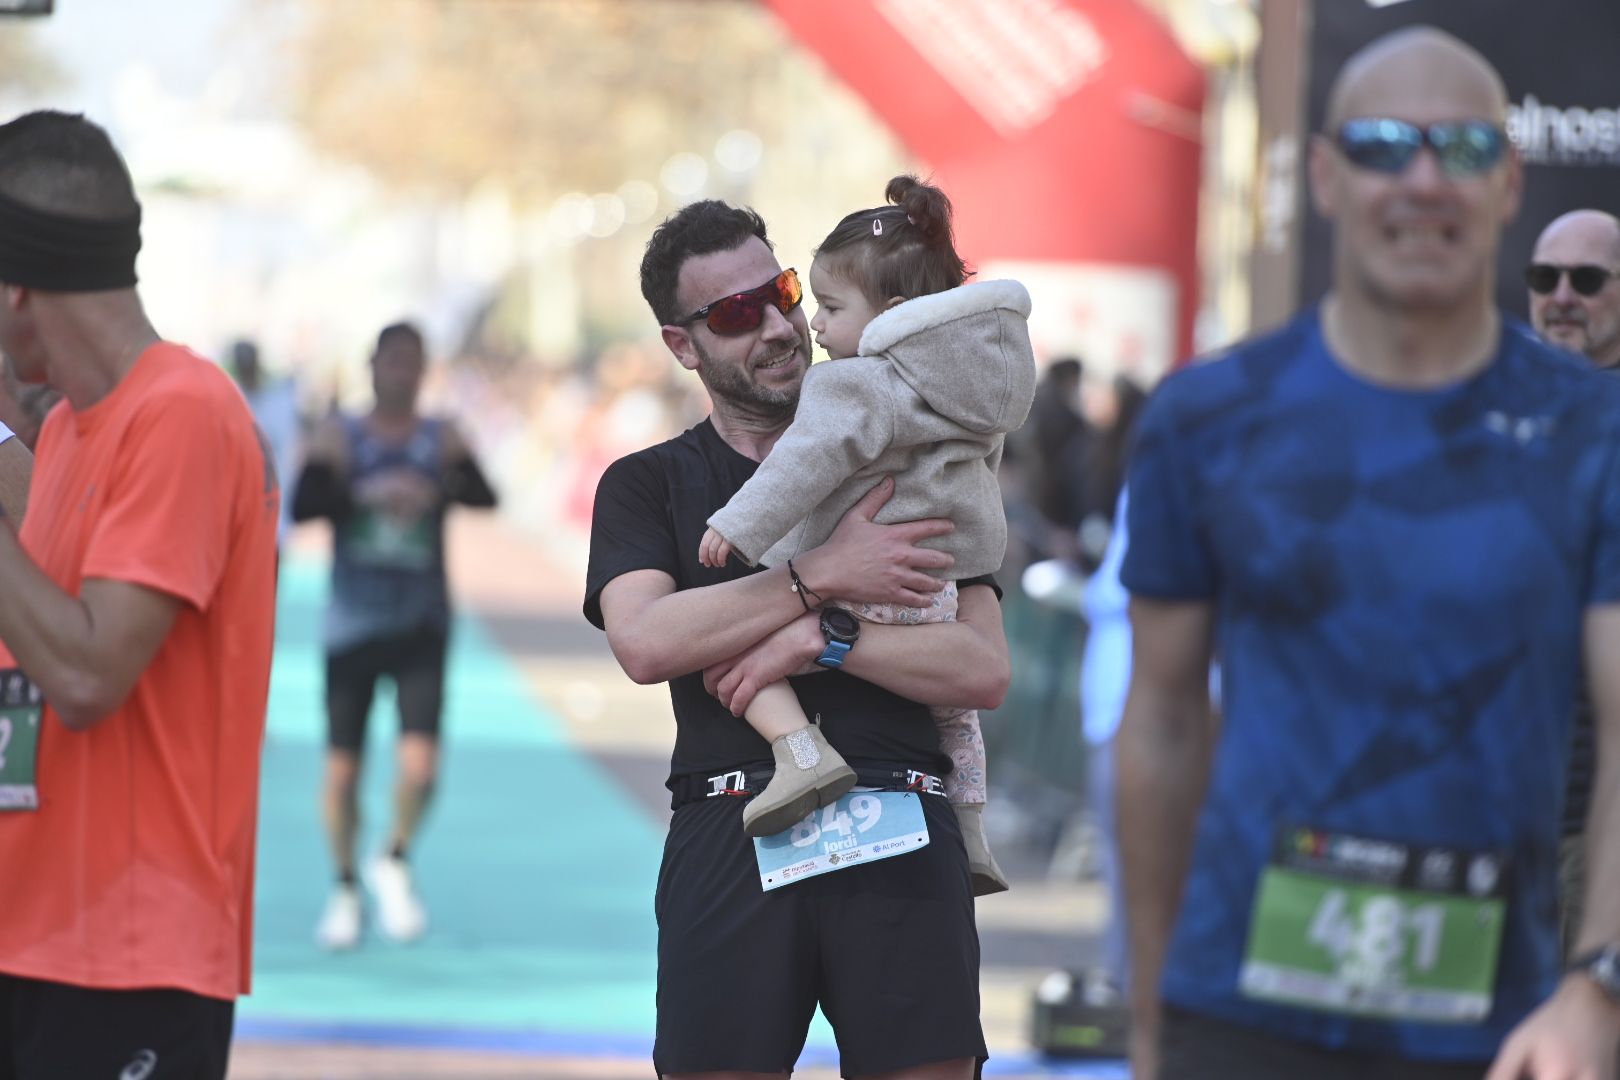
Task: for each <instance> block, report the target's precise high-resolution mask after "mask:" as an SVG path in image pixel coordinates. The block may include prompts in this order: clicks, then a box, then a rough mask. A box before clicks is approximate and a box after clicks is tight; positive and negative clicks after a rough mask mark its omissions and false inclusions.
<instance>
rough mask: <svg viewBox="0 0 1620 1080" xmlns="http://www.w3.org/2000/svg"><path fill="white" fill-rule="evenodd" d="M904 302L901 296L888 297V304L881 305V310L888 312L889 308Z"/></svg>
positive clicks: (904, 299)
mask: <svg viewBox="0 0 1620 1080" xmlns="http://www.w3.org/2000/svg"><path fill="white" fill-rule="evenodd" d="M905 302H906V298H905V297H903V296H891V297H889V302H888V303H886V304H884V305H883V310H884V311H888V310H889V309H890V308H892V307H894V305H896V304H903V303H905Z"/></svg>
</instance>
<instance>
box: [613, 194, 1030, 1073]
mask: <svg viewBox="0 0 1620 1080" xmlns="http://www.w3.org/2000/svg"><path fill="white" fill-rule="evenodd" d="M641 281H642V292H643V295H645V296H646V298H647V301H648V303H649V304H650V305H651V307H652V309H653V313H654V314H655V315H656V317H657V318H658V321H659V323H660V325H661V326H662V328H663V329H662V334H663V339H664V342H665V344H666V345H667V346H668V347H669V349H670V351H671V353H673V354H674V356H675V358H676V359H677V360H678V361H679V362H680V363H681V365H682V366H683V367H685V368H687V369H689V370H691V371H694V372H696V373H697V375H698V377H699V378H700V379H702V381H703V384H704V386H705V387H706V388H707V390H708V391H709V396H710V398H711V399H712V401H713V411H712V413H711V414H710V416H709V418H708V419H707V420H705V421H704V422H703V423H701V424H699V425H697V426H696V427H694V428H692V429H691V430H689V431H687V432H685V433H684V434H682V435H680V436H678V437H676V438H674V439H671V440H669V441H668V442H665V443H661V444H659V445H657V446H654V447H650V448H648V449H646V450H642V451H640V452H638V453H635V454H631V455H629V456H628V457H625V458H622V459H620V460H619V461H617V462H615V463H614V464H613V465H612V466H611V467H610V468H609V469H608V471H607V473H606V474H605V475H604V476H603V478H602V482H601V485H600V486H599V488H598V489H597V495H596V509H595V514H594V517H593V521H592V531H591V555H590V566H589V570H588V572H587V579H586V596H585V615H586V618H588V619H589V620H590V621H591V622H592V623H593V624H595V625H596V626H598V627H600V628H603V629H605V630H606V631H607V634H608V641H609V644H610V645H611V647H612V649H613V652H614V655H615V656H616V657H617V658H618V660H619V663H620V664H621V665H622V666H623V668H624V670H625V672H626V673H627V674H628V675H629V676H630V677H631V678H632V679H634V680H635V681H637V682H639V683H651V682H668V683H669V685H670V695H671V698H672V699H673V703H674V711H675V720H676V733H675V747H674V752H673V754H672V756H671V763H670V778H669V782H668V786H669V788H670V791H671V793H672V795H673V804H674V806H675V814H674V817H673V819H672V821H671V823H670V833H669V838H668V840H667V841H666V844H665V850H664V860H663V866H662V868H661V870H660V873H659V881H658V894H657V898H656V904H655V906H656V912H657V917H658V923H659V940H658V959H659V970H658V1034H657V1043H656V1045H655V1046H654V1050H653V1060H654V1064H655V1066H656V1068H657V1070H658V1072H659V1074H660V1075H661V1076H665V1077H670V1076H682V1077H686V1076H694V1077H696V1076H705V1075H707V1074H714V1073H726V1074H729V1075H732V1076H737V1075H749V1074H759V1075H780V1074H782V1073H784V1072H787V1071H790V1070H791V1069H792V1068H793V1065H794V1062H795V1061H796V1060H797V1058H798V1055H799V1052H800V1050H801V1049H802V1048H803V1045H804V1039H805V1035H806V1032H807V1030H808V1027H809V1023H810V1019H811V1016H812V1014H813V1012H814V1010H815V1006H816V1004H817V1003H818V1002H819V1003H820V1004H821V1006H822V1010H823V1012H824V1013H825V1014H826V1015H827V1018H828V1019H829V1021H830V1022H831V1023H832V1025H833V1028H834V1030H835V1032H836V1033H837V1035H838V1041H839V1048H840V1052H841V1055H842V1058H843V1073H844V1075H846V1076H862V1075H880V1074H881V1075H886V1076H893V1077H895V1078H896V1080H965V1078H967V1077H970V1076H975V1075H976V1074H977V1071H978V1066H979V1065H980V1064H981V1063H982V1062H983V1060H984V1058H985V1056H986V1054H985V1049H984V1038H983V1034H982V1031H981V1029H980V1027H979V1019H978V1006H979V998H978V969H979V946H978V936H977V932H976V930H975V927H974V921H973V899H972V892H971V885H970V881H969V876H968V868H967V859H966V856H965V854H964V852H963V849H962V844H961V836H960V833H959V832H958V830H957V826H956V821H955V818H954V816H953V815H952V813H951V808H950V806H949V804H948V803H947V802H946V800H945V799H944V798H941V797H935V796H933V795H931V794H929V793H928V789H929V787H930V786H931V785H930V778H929V777H928V776H926V775H924V774H932V775H933V776H938V775H939V774H940V773H942V772H944V771H946V770H948V769H949V768H950V762H949V760H948V758H946V757H945V755H943V754H942V753H941V752H940V748H939V742H938V738H937V736H936V734H935V728H934V725H933V723H932V721H931V719H930V717H929V713H928V706H929V705H956V706H972V707H978V708H993V707H995V706H996V705H997V704H999V702H1000V701H1001V698H1002V696H1003V695H1004V694H1005V692H1006V687H1007V681H1008V677H1009V676H1008V672H1009V662H1008V657H1007V644H1006V638H1005V636H1004V635H1003V633H1002V627H1001V614H1000V608H999V602H998V598H997V593H996V590H995V586H994V582H993V581H991V580H990V579H988V578H981V579H972V580H968V581H963V582H960V583H959V587H960V590H961V599H960V609H959V611H958V619H957V621H956V622H954V623H939V624H931V625H926V626H882V625H876V624H863V625H862V626H861V628H860V633H859V637H858V640H857V641H856V642H855V643H854V644H853V645H852V646H850V647H849V648H848V650H847V652H844V654H843V663H842V667H841V668H839V669H838V670H823V668H821V667H818V666H817V664H816V661H817V659H818V658H824V659H825V658H829V657H831V656H836V655H837V653H838V652H842V651H843V650H842V643H840V648H839V649H838V650H833V649H831V648H830V647H829V638H828V636H827V635H826V634H825V633H824V632H823V630H822V627H821V620H820V618H819V614H818V612H816V611H815V610H814V609H813V606H812V604H811V601H812V600H816V601H819V600H820V599H821V598H831V597H838V598H840V599H844V600H850V601H856V602H870V603H895V604H907V605H913V606H917V605H920V604H923V603H926V602H927V600H928V597H929V595H930V594H931V593H933V592H935V591H937V590H938V589H939V588H940V587H941V586H940V582H939V581H938V580H937V579H935V578H934V577H931V576H930V575H929V574H927V573H925V572H924V571H925V570H930V569H934V570H937V569H943V568H944V567H946V566H948V565H949V562H950V558H949V556H947V555H945V554H944V553H942V552H939V551H936V550H933V549H931V548H929V547H926V546H921V542H922V541H926V540H927V539H928V538H930V537H933V536H938V535H941V534H942V533H944V532H946V531H948V530H949V528H950V524H949V523H948V522H943V521H922V522H911V523H907V524H901V525H889V526H884V525H877V524H874V523H873V521H872V518H873V515H874V514H875V513H876V512H877V510H878V509H879V508H880V507H881V506H882V505H883V503H884V502H885V501H886V500H887V498H888V495H889V492H890V491H891V490H892V486H893V485H892V482H890V481H885V483H884V484H882V485H880V486H879V487H878V488H877V489H874V490H873V491H872V492H871V493H870V494H869V495H868V496H867V497H866V498H865V499H863V500H862V501H861V502H860V503H859V504H857V506H856V507H855V508H854V509H852V510H851V511H850V512H849V514H848V515H846V517H845V519H844V521H843V523H842V524H841V525H840V526H839V527H838V529H837V530H836V531H835V532H834V533H833V535H832V536H831V537H830V538H829V539H828V540H827V542H826V543H825V544H823V545H821V546H820V547H819V548H816V549H813V550H811V551H807V552H805V553H804V554H802V555H800V556H796V557H795V558H794V560H793V561H792V563H791V564H790V565H789V566H784V567H779V568H776V569H769V570H757V571H756V570H753V569H750V568H748V567H745V566H741V565H738V564H737V563H735V562H734V563H729V564H727V565H726V566H725V567H722V568H718V569H710V568H706V567H703V566H701V565H700V564H699V562H698V555H697V549H698V541H699V540H700V538H701V537H702V535H703V532H704V529H705V527H706V522H707V520H708V518H709V516H710V515H711V514H713V513H714V511H716V510H718V509H719V508H720V507H722V506H724V505H725V503H726V501H727V500H728V499H729V498H730V497H731V496H732V495H733V494H734V493H735V492H736V491H737V490H738V489H739V488H740V487H742V485H743V483H744V482H745V481H746V480H747V479H748V478H749V477H750V476H751V475H752V474H753V471H754V469H755V468H756V467H757V465H758V463H759V462H760V461H761V460H762V459H763V458H764V457H765V455H766V454H767V453H769V452H770V450H771V448H772V447H773V446H774V445H775V443H776V440H777V438H778V437H779V436H780V435H781V434H782V432H783V431H784V430H785V429H786V428H787V426H788V424H789V423H790V422H791V421H792V419H793V411H794V408H795V406H796V405H797V402H798V392H799V385H800V382H801V380H802V379H803V377H804V374H805V371H806V370H807V369H808V367H809V363H810V342H809V330H808V326H807V324H806V321H805V316H804V313H803V311H802V310H801V309H800V307H799V296H800V292H799V286H798V283H797V280H796V277H794V276H793V273H792V271H784V270H783V269H782V267H781V265H780V264H779V263H778V262H777V259H776V257H775V255H774V254H773V253H772V250H771V247H770V244H769V242H768V240H767V239H766V234H765V224H764V222H763V221H761V220H760V219H759V217H758V215H756V214H754V213H753V212H752V211H749V210H740V209H736V208H733V207H730V206H727V205H726V204H724V203H720V202H715V201H705V202H698V203H693V204H691V205H689V206H687V207H685V208H684V209H682V210H681V211H679V212H678V213H676V214H675V215H674V216H672V217H671V218H670V219H669V220H667V221H665V222H664V223H663V225H661V226H660V227H659V228H658V230H657V231H656V232H655V233H654V234H653V238H652V240H651V242H650V243H649V244H648V246H647V252H646V255H645V257H644V258H643V260H642V265H641ZM789 676H805V677H803V678H795V679H794V681H793V684H792V685H793V686H794V689H795V690H796V691H797V693H798V694H799V698H800V702H801V703H802V704H803V706H804V709H805V712H806V714H807V715H812V716H816V715H819V717H820V720H821V724H822V730H823V732H824V733H825V735H826V737H827V740H828V741H829V742H830V743H831V744H832V745H833V746H835V747H836V748H837V749H838V750H839V751H840V752H841V753H842V754H843V755H844V757H845V758H846V759H847V760H849V762H850V763H851V764H852V765H854V766H855V767H856V769H857V772H859V773H860V774H861V781H860V782H861V784H862V785H863V786H868V787H872V788H878V789H887V788H894V787H900V786H904V785H905V784H907V783H909V784H910V785H911V787H912V788H913V790H914V791H915V792H918V793H916V794H913V795H911V796H909V799H908V797H907V796H904V795H898V796H894V797H895V798H896V799H899V800H902V801H907V805H908V806H909V807H910V810H909V812H910V813H914V814H916V815H918V817H919V819H920V824H924V825H926V829H918V830H917V832H918V833H922V832H926V835H927V843H926V845H925V846H920V847H916V848H913V849H912V850H908V851H906V852H905V853H904V854H902V855H899V856H896V857H892V858H883V859H880V860H879V861H862V859H861V856H860V855H859V854H857V855H856V857H853V858H845V859H844V860H843V861H842V862H840V861H839V853H834V854H832V855H829V856H828V857H827V858H828V863H829V864H830V865H831V866H834V867H838V868H836V869H831V870H829V871H827V872H823V873H821V874H820V875H819V876H811V877H806V878H804V879H803V880H794V881H793V883H792V884H789V885H786V886H785V887H782V888H771V889H768V890H767V889H766V888H765V887H764V884H763V879H764V878H765V877H766V876H767V869H766V867H765V863H764V862H763V861H762V860H764V859H765V858H766V856H764V855H758V856H757V857H756V850H755V842H754V841H753V840H751V839H749V838H748V837H747V836H746V835H745V834H744V833H743V830H742V824H741V818H742V806H743V804H744V802H745V801H746V798H745V797H739V796H745V795H746V793H747V792H749V791H757V790H758V789H759V787H760V786H762V780H761V778H760V772H761V771H763V772H764V773H765V774H766V778H768V771H769V769H770V762H771V753H770V749H769V747H768V746H767V744H766V743H765V741H764V739H762V738H761V737H760V736H759V735H757V734H755V733H754V731H753V729H752V728H750V727H749V726H748V724H747V722H746V721H744V720H743V719H741V715H742V712H743V710H744V709H745V708H746V707H747V704H748V701H749V700H750V699H751V698H752V696H753V694H754V693H755V692H756V691H757V690H758V689H759V688H760V687H762V686H765V685H767V684H769V683H771V682H774V681H776V680H778V679H781V678H784V677H789ZM883 794H884V792H883V791H879V792H876V793H875V794H873V795H867V796H864V797H865V798H868V799H870V802H869V803H867V804H865V805H866V807H873V806H876V805H878V803H879V799H878V797H877V796H880V795H883ZM711 796H712V797H711ZM857 797H863V796H857ZM881 805H883V806H897V805H898V804H897V803H893V802H883V803H882V804H881ZM828 809H829V811H832V810H833V808H828ZM893 812H894V813H896V814H898V813H901V812H902V811H901V810H899V809H896V810H894V811H893ZM870 820H874V819H873V818H870V817H869V818H865V819H863V822H862V823H863V824H864V823H865V822H866V821H870ZM827 823H828V825H829V830H828V831H829V832H831V831H833V830H835V829H842V828H844V827H845V826H846V825H847V820H846V819H843V818H839V817H837V816H836V814H834V816H833V817H829V818H828V819H827ZM840 835H843V834H842V832H840ZM869 846H871V845H869ZM872 854H874V852H868V853H867V855H868V856H870V855H872Z"/></svg>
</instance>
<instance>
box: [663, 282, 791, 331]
mask: <svg viewBox="0 0 1620 1080" xmlns="http://www.w3.org/2000/svg"><path fill="white" fill-rule="evenodd" d="M803 300H804V287H803V286H802V285H800V284H799V274H798V271H796V270H794V269H793V267H791V266H790V267H788V268H787V269H786V270H784V271H782V272H781V273H780V274H777V275H776V276H775V277H773V278H772V279H771V280H769V281H767V282H766V283H765V284H763V285H761V286H760V287H759V288H757V289H749V290H748V291H747V292H740V293H733V294H732V295H731V296H722V297H721V298H720V299H718V300H716V301H715V302H714V303H712V304H706V305H704V306H703V307H700V308H698V309H697V310H696V311H694V312H692V314H690V315H688V316H687V317H686V318H684V319H676V320H675V325H676V326H686V325H688V324H690V323H695V322H697V321H698V320H699V319H705V320H707V325H708V327H709V329H710V330H713V331H714V332H715V333H716V334H746V333H748V331H750V330H755V329H758V327H759V324H760V321H761V320H762V319H764V318H765V305H766V304H772V305H774V306H775V307H776V310H778V311H780V312H781V313H782V314H783V315H787V314H789V313H790V312H792V311H793V309H794V308H796V307H798V306H799V304H800V302H801V301H803Z"/></svg>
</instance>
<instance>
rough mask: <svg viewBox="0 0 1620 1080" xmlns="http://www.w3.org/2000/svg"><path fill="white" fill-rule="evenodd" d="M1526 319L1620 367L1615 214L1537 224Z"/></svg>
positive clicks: (1557, 341)
mask: <svg viewBox="0 0 1620 1080" xmlns="http://www.w3.org/2000/svg"><path fill="white" fill-rule="evenodd" d="M1524 280H1525V284H1526V285H1528V286H1529V287H1530V321H1531V322H1533V323H1534V324H1535V327H1536V332H1537V333H1538V334H1540V335H1541V337H1542V339H1543V340H1544V341H1547V342H1548V343H1550V344H1553V345H1558V346H1560V347H1562V348H1565V349H1569V350H1570V351H1571V352H1578V353H1581V354H1583V355H1584V356H1585V357H1586V358H1587V359H1588V360H1590V361H1591V362H1592V364H1593V365H1594V366H1596V367H1598V368H1602V369H1605V370H1614V369H1616V368H1620V219H1616V218H1615V216H1614V215H1613V214H1606V213H1604V212H1603V211H1601V210H1571V211H1570V212H1569V213H1567V214H1564V215H1563V216H1561V217H1559V218H1556V219H1555V220H1554V221H1553V222H1552V224H1550V225H1548V226H1547V227H1546V228H1545V229H1543V230H1542V232H1541V236H1540V237H1538V238H1537V240H1536V247H1535V254H1534V255H1532V256H1531V262H1530V265H1529V266H1527V267H1525V269H1524ZM1596 761H1597V752H1596V747H1595V746H1594V745H1593V732H1592V702H1591V699H1590V696H1589V695H1588V694H1587V693H1586V692H1585V686H1584V684H1583V685H1582V687H1581V692H1580V694H1579V696H1578V698H1577V702H1576V708H1575V737H1574V740H1573V742H1572V743H1571V746H1570V759H1569V790H1568V793H1567V794H1566V796H1565V798H1564V839H1563V842H1562V843H1561V844H1560V845H1559V856H1558V880H1559V889H1560V894H1561V895H1560V904H1559V908H1560V914H1561V917H1562V920H1563V943H1564V948H1565V950H1566V951H1569V950H1571V949H1573V948H1574V945H1575V935H1576V932H1577V931H1578V930H1579V929H1580V924H1581V911H1582V904H1581V901H1582V900H1583V898H1584V894H1585V891H1586V835H1585V834H1586V815H1587V813H1588V811H1589V810H1590V808H1591V805H1592V770H1593V768H1594V767H1595V766H1596Z"/></svg>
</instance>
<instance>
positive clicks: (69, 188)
mask: <svg viewBox="0 0 1620 1080" xmlns="http://www.w3.org/2000/svg"><path fill="white" fill-rule="evenodd" d="M0 194H3V195H6V196H8V197H10V198H11V199H13V200H15V201H17V202H20V203H24V204H26V205H28V206H32V207H34V208H35V209H38V210H50V211H55V212H56V213H61V214H69V215H72V216H75V217H84V218H93V219H103V220H117V219H121V218H125V217H128V216H129V215H130V214H132V213H134V212H135V211H136V210H138V209H139V208H140V202H139V201H138V200H137V199H136V198H135V184H134V182H133V181H132V180H131V179H130V175H129V169H128V168H127V167H126V166H125V165H124V159H123V158H121V157H120V156H119V155H118V151H117V150H116V149H115V148H114V147H113V144H112V140H111V139H109V138H108V137H107V133H106V132H105V131H103V130H102V129H101V128H100V127H98V126H96V125H95V124H93V123H91V122H90V121H89V120H86V119H85V118H84V117H83V116H81V115H79V114H77V113H64V112H55V111H51V110H42V111H39V112H31V113H26V114H24V115H22V116H19V117H18V118H17V119H15V120H13V121H11V122H10V123H9V124H4V125H0Z"/></svg>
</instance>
